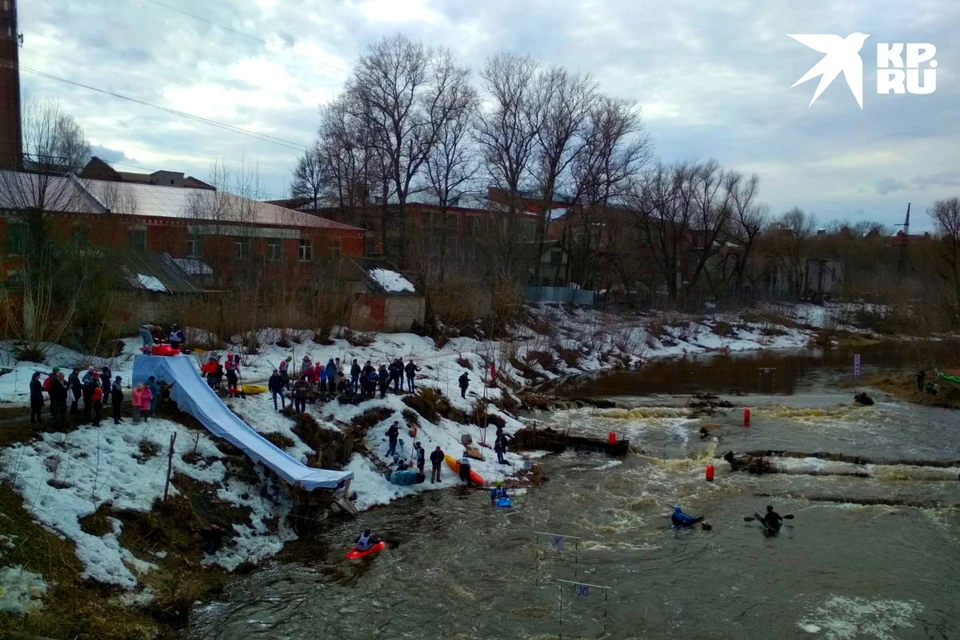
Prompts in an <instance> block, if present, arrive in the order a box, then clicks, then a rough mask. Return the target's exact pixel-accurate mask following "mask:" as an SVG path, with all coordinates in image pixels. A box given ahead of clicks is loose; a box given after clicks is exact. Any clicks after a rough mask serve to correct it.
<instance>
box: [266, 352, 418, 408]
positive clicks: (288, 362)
mask: <svg viewBox="0 0 960 640" xmlns="http://www.w3.org/2000/svg"><path fill="white" fill-rule="evenodd" d="M292 362H293V357H292V356H288V357H287V358H286V359H284V360H281V361H280V364H279V365H278V366H277V368H276V369H274V370H273V374H272V375H271V376H270V380H269V381H268V382H267V389H268V390H269V391H270V394H271V395H272V396H273V408H274V409H276V410H278V411H282V410H283V409H285V408H286V403H287V398H288V397H289V398H290V400H291V404H292V405H293V410H294V412H295V413H303V412H304V411H305V410H306V406H307V401H308V400H315V401H317V400H318V401H322V402H326V401H329V400H332V399H334V398H336V397H339V398H343V399H344V400H346V401H352V400H354V399H361V400H362V399H366V398H375V397H376V396H377V393H378V392H379V394H380V397H381V398H385V397H386V396H387V391H389V390H390V389H391V388H392V390H393V393H396V394H400V393H404V384H403V379H404V377H406V387H405V388H406V392H407V393H415V392H416V388H417V387H416V376H417V372H418V371H420V367H418V366H417V365H416V363H415V362H414V361H413V360H409V361H408V362H407V363H406V364H404V363H403V360H402V359H401V358H395V359H394V360H393V361H392V362H390V363H389V364H386V363H380V365H379V366H374V365H373V363H372V362H371V361H370V360H367V361H366V362H365V363H364V364H363V365H362V366H361V365H360V362H359V361H358V360H357V359H356V358H354V359H353V361H352V362H351V363H350V365H349V366H348V365H346V364H345V362H343V361H341V360H340V358H330V359H329V360H328V361H327V363H326V364H324V363H323V362H313V360H312V359H311V358H310V356H309V355H305V356H303V360H301V362H300V368H299V371H296V370H295V369H294V370H292V368H293V365H292ZM278 399H279V403H278V402H277V400H278Z"/></svg>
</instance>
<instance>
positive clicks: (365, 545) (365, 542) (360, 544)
mask: <svg viewBox="0 0 960 640" xmlns="http://www.w3.org/2000/svg"><path fill="white" fill-rule="evenodd" d="M370 538H371V536H365V535H363V534H361V535H360V537H359V538H357V551H367V550H368V549H369V548H370V547H372V546H373V545H372V544H370Z"/></svg>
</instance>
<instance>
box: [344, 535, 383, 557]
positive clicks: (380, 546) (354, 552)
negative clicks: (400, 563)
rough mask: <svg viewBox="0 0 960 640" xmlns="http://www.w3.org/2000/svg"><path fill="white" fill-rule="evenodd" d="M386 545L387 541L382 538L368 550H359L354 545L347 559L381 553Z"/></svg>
mask: <svg viewBox="0 0 960 640" xmlns="http://www.w3.org/2000/svg"><path fill="white" fill-rule="evenodd" d="M386 546H387V543H386V542H384V541H383V540H381V541H380V542H378V543H377V544H375V545H373V546H372V547H370V548H369V549H367V550H366V551H357V548H356V547H354V548H353V549H350V552H349V553H347V560H356V559H357V558H366V557H367V556H372V555H373V554H375V553H380V552H381V551H383V549H384V547H386Z"/></svg>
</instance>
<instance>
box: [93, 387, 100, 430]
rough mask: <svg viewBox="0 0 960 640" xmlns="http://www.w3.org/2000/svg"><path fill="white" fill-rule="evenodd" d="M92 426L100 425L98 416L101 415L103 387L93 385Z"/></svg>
mask: <svg viewBox="0 0 960 640" xmlns="http://www.w3.org/2000/svg"><path fill="white" fill-rule="evenodd" d="M91 399H92V400H93V426H95V427H99V426H100V418H101V417H102V415H103V388H102V387H94V389H93V396H92V398H91Z"/></svg>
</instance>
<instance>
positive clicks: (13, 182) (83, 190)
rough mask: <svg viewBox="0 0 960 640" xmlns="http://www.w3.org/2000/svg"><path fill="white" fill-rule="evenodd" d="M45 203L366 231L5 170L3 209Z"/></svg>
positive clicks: (274, 209) (135, 187)
mask: <svg viewBox="0 0 960 640" xmlns="http://www.w3.org/2000/svg"><path fill="white" fill-rule="evenodd" d="M41 199H42V202H40V204H41V205H42V206H43V208H45V209H46V210H47V211H55V212H63V213H94V214H105V213H113V214H126V215H135V216H146V217H159V218H180V219H184V220H192V221H196V222H208V223H209V222H219V223H223V224H245V225H258V226H271V227H301V228H302V227H307V228H315V229H330V230H337V231H345V232H346V231H349V232H356V233H357V234H359V233H362V232H363V230H362V229H359V228H358V227H353V226H351V225H348V224H343V223H340V222H334V221H333V220H327V219H326V218H321V217H319V216H315V215H311V214H309V213H304V212H302V211H295V210H293V209H285V208H283V207H278V206H276V205H273V204H268V203H266V202H260V201H259V200H253V199H251V198H245V197H242V196H236V195H233V194H230V193H225V192H222V191H213V190H207V189H184V188H182V187H168V186H162V185H152V184H137V183H124V182H113V181H107V180H87V179H83V180H81V179H79V178H76V177H74V176H67V177H51V176H40V175H37V174H30V173H24V172H15V171H0V208H4V209H24V208H27V207H33V206H37V204H38V201H40V200H41Z"/></svg>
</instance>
